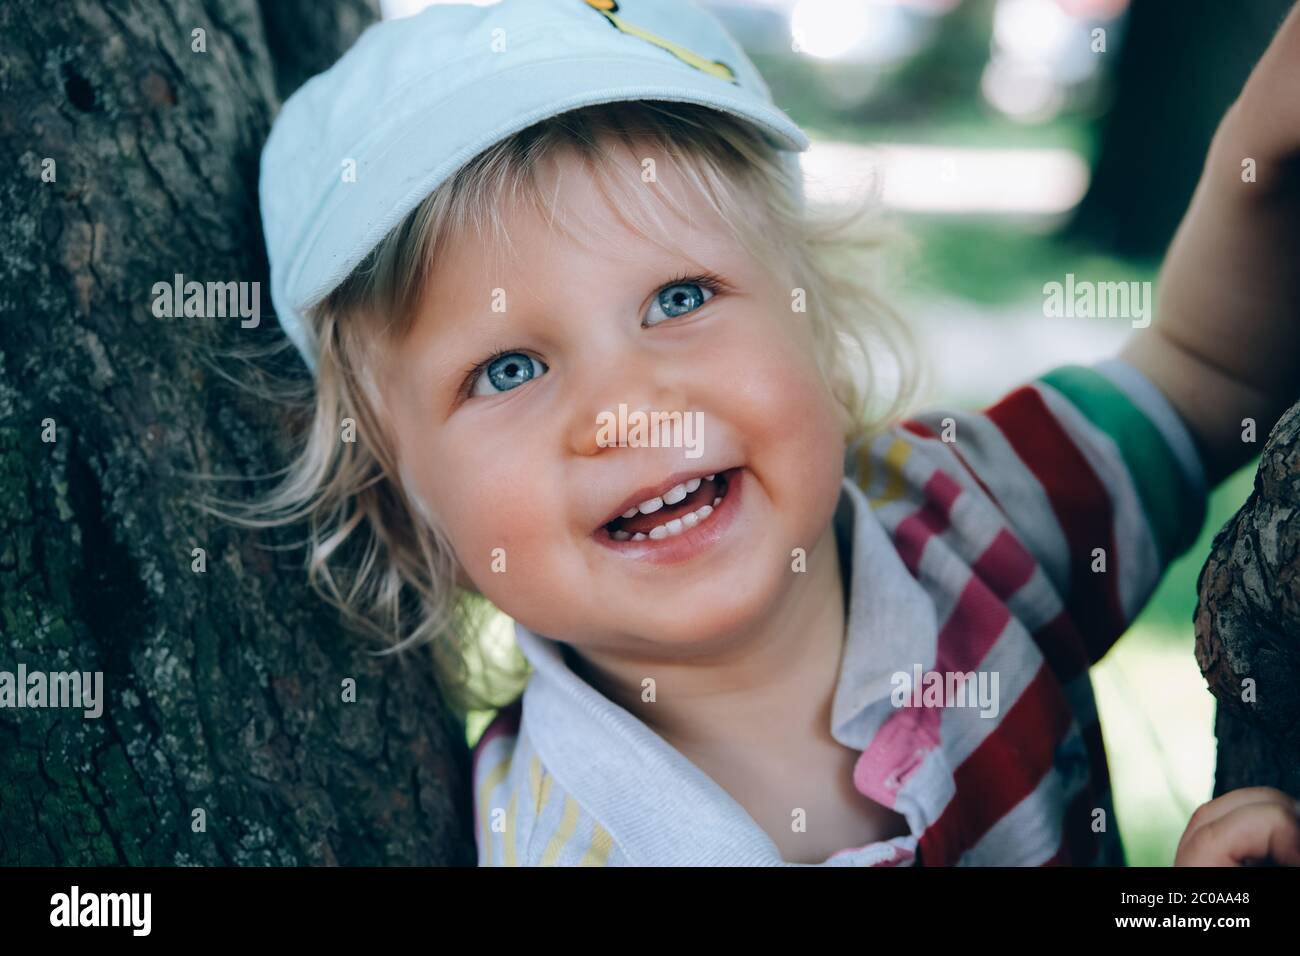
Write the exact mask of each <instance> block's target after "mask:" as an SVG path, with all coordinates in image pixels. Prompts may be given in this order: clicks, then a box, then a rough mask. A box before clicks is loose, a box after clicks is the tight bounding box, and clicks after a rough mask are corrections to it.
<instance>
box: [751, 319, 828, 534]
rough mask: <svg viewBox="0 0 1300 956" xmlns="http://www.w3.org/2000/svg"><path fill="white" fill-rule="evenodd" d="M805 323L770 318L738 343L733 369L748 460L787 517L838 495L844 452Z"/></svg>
mask: <svg viewBox="0 0 1300 956" xmlns="http://www.w3.org/2000/svg"><path fill="white" fill-rule="evenodd" d="M804 318H805V317H804V316H802V315H799V316H789V315H786V316H776V317H773V318H771V319H770V320H769V321H770V322H771V323H772V324H771V325H770V326H768V328H767V330H766V334H764V335H761V336H755V337H754V338H753V339H752V340H751V341H749V342H748V343H747V344H746V345H744V346H743V347H742V348H741V349H740V350H739V352H738V354H737V355H736V361H735V363H734V366H732V367H733V368H734V369H735V370H736V371H735V372H734V373H733V378H734V380H735V381H737V383H738V387H737V389H736V392H735V394H736V396H737V403H736V404H735V405H734V406H733V408H735V409H736V415H737V418H738V419H739V420H738V421H737V424H738V425H739V426H740V428H741V431H742V434H743V436H744V440H745V443H746V445H747V446H748V447H747V455H748V456H749V457H750V458H751V459H752V463H753V467H754V468H755V469H756V471H757V472H758V474H759V477H760V479H761V480H763V481H764V483H765V485H766V486H767V491H768V494H769V496H770V497H771V498H772V500H773V503H774V504H775V505H776V506H777V508H778V509H785V508H789V509H791V510H790V514H791V515H794V514H796V513H805V512H807V511H808V508H809V507H810V505H811V504H812V503H815V502H824V501H827V500H829V501H831V502H832V503H833V502H834V501H835V500H836V499H837V498H838V495H839V485H840V480H841V478H842V475H843V459H844V453H845V445H844V430H843V423H842V420H841V413H840V411H839V407H838V405H837V403H836V401H835V399H834V396H833V395H832V394H831V392H830V389H829V388H828V386H827V385H826V382H825V381H824V379H823V378H822V375H821V371H820V369H819V368H818V365H817V362H816V359H815V358H814V356H813V344H812V339H811V336H810V335H809V334H808V333H807V326H806V323H804V322H802V321H801V320H803V319H804ZM742 369H743V370H744V371H743V372H742V371H741V370H742ZM805 518H806V519H807V520H808V521H809V522H810V523H811V522H815V521H818V520H820V516H819V515H810V514H805ZM803 530H805V531H806V530H807V529H803Z"/></svg>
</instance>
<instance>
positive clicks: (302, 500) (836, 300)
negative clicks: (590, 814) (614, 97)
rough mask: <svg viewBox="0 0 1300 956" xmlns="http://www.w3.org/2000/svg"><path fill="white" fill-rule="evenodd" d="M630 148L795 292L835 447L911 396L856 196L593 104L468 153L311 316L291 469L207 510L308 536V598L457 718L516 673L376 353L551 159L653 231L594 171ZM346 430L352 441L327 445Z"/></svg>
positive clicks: (723, 121)
mask: <svg viewBox="0 0 1300 956" xmlns="http://www.w3.org/2000/svg"><path fill="white" fill-rule="evenodd" d="M646 143H649V144H652V145H653V146H655V147H657V148H658V149H659V150H661V151H662V152H663V153H664V154H666V155H667V156H669V157H671V160H672V162H673V163H674V164H675V167H676V168H677V169H679V170H680V172H681V173H682V174H683V176H684V178H685V179H686V180H687V181H688V182H689V183H690V184H691V185H692V186H693V187H695V188H696V189H697V190H698V193H697V194H693V195H703V196H704V197H706V199H707V201H708V202H709V204H710V206H711V207H712V210H713V211H714V212H716V213H717V214H718V215H720V216H721V218H722V219H723V220H724V221H725V222H726V223H727V225H728V226H729V227H730V228H731V229H732V231H733V233H734V235H735V236H736V237H737V239H738V240H739V241H741V242H742V243H743V244H744V245H745V246H746V247H747V248H748V249H749V250H750V251H751V253H752V254H753V255H755V256H757V257H759V260H760V261H762V262H764V263H765V264H768V265H770V267H771V268H773V269H778V270H781V272H780V273H777V274H785V275H788V276H789V277H790V278H791V279H792V280H793V287H792V296H793V295H794V293H795V292H797V291H798V290H802V292H803V300H804V302H805V303H806V311H807V313H808V318H809V319H810V321H811V324H812V328H813V331H814V339H815V348H816V353H817V362H818V365H819V368H820V369H821V371H822V374H823V376H824V378H825V381H826V383H827V386H828V388H829V389H830V392H831V394H832V395H833V396H834V398H835V399H836V403H837V407H838V408H839V410H840V412H841V415H842V420H843V427H844V435H845V438H846V440H847V441H848V442H849V443H850V444H851V443H853V442H854V441H856V440H858V439H862V438H867V437H870V435H871V434H872V433H874V432H875V431H876V430H878V429H879V428H880V427H881V426H882V425H883V424H884V423H886V422H887V421H889V420H891V419H892V418H894V417H895V416H896V415H897V414H898V413H900V412H901V411H902V410H903V409H904V407H905V406H906V404H907V402H908V401H909V400H910V397H911V395H912V393H913V391H914V382H915V376H914V374H912V372H911V366H910V362H909V356H910V355H911V354H913V351H914V350H913V349H912V347H911V340H910V337H909V335H908V333H907V329H906V328H905V326H904V325H903V323H902V322H901V320H900V319H899V317H898V315H897V314H896V313H895V312H894V311H893V310H892V309H891V308H890V307H889V306H888V304H887V303H886V301H885V299H884V297H882V296H881V295H880V294H879V288H880V282H879V272H878V270H876V269H873V268H872V266H873V265H874V266H879V265H880V263H881V259H880V257H879V256H877V255H875V253H877V252H878V250H879V249H880V247H881V246H882V244H883V242H884V239H885V238H886V236H887V232H886V231H885V230H884V229H883V228H882V227H881V225H880V224H879V222H878V221H877V220H876V219H875V217H874V216H872V215H870V213H871V211H872V206H873V203H872V201H871V199H870V197H868V199H867V200H866V201H864V202H862V203H859V204H857V205H854V206H850V207H848V208H846V209H843V210H838V211H837V210H833V209H829V208H824V207H823V208H818V207H814V206H812V205H810V204H807V203H804V202H802V201H801V200H800V198H799V193H798V192H797V191H796V189H795V188H794V187H795V183H794V182H793V181H792V175H793V171H792V169H791V166H790V165H787V163H786V162H785V161H783V159H782V154H781V152H780V151H779V150H778V149H776V148H775V147H773V146H772V145H770V144H769V143H768V142H767V141H766V140H765V139H764V138H763V137H762V136H761V135H759V134H758V133H757V131H756V130H755V129H754V128H753V127H752V126H750V125H748V124H747V123H745V122H744V121H742V120H739V119H737V118H735V117H732V116H730V115H728V114H725V113H719V112H717V111H714V110H711V109H708V108H705V107H701V106H696V105H693V104H684V103H668V102H658V101H637V102H617V103H606V104H599V105H596V106H590V107H584V108H581V109H577V110H573V111H570V112H567V113H564V114H561V115H558V116H555V117H552V118H549V119H546V120H543V121H541V122H539V123H537V124H535V125H533V126H531V127H529V128H527V129H525V130H523V131H521V132H519V133H516V134H514V135H512V136H510V137H508V138H506V139H503V140H502V141H500V142H498V143H496V144H495V145H493V146H491V147H490V148H488V149H487V150H485V151H483V152H482V153H480V154H479V155H478V156H477V157H475V158H474V159H473V160H472V161H470V162H469V163H467V164H466V165H465V166H463V167H461V168H460V170H459V171H458V172H456V174H455V175H453V176H452V177H451V178H450V179H448V180H447V181H446V182H444V183H443V184H442V185H440V186H439V187H438V188H437V189H435V190H434V191H433V192H432V193H431V194H430V195H429V196H428V197H427V198H425V199H424V201H423V202H421V203H420V205H419V206H417V207H416V208H415V209H414V210H413V211H412V212H411V213H410V214H408V215H407V216H406V217H405V219H404V220H403V221H402V222H401V223H399V224H398V225H397V226H396V227H395V228H394V229H393V230H392V231H391V232H390V233H389V234H388V235H387V236H386V237H385V238H384V239H383V240H382V241H381V242H380V243H379V244H378V245H377V246H376V247H375V248H374V249H373V250H371V251H370V253H369V254H368V255H367V256H366V258H365V260H364V261H363V262H361V263H360V264H359V265H358V266H357V267H356V269H354V270H353V271H352V273H351V274H350V275H349V276H348V277H347V278H346V279H345V280H344V281H343V282H342V283H341V284H340V285H339V286H338V287H337V288H335V289H334V291H333V292H331V293H330V294H329V295H328V296H327V297H326V298H325V299H324V300H323V301H321V302H319V303H318V304H317V305H316V306H315V307H314V308H313V309H311V310H310V311H309V314H308V326H309V329H310V334H311V338H312V340H313V343H314V347H315V350H316V353H317V356H318V357H317V365H316V378H315V382H314V387H313V388H311V389H310V391H309V392H307V391H302V390H300V392H299V393H298V395H297V397H296V398H289V397H287V396H286V393H284V392H281V393H280V396H279V400H281V401H289V402H290V403H296V404H297V406H298V407H297V411H298V414H296V415H292V416H288V420H289V421H290V422H291V423H292V424H291V431H292V435H291V440H292V441H293V443H294V452H293V457H292V460H291V462H290V464H289V465H288V467H287V468H285V469H284V470H283V472H282V475H283V477H282V479H281V480H280V482H279V483H278V484H277V485H276V486H275V487H274V488H272V489H271V490H270V491H269V492H268V493H267V494H266V495H264V496H263V497H261V498H259V499H257V500H255V501H252V502H242V503H236V502H223V503H221V505H220V506H218V507H217V508H216V509H214V510H219V511H220V512H221V513H222V514H223V516H224V517H226V518H227V519H229V520H232V521H235V522H237V523H239V524H242V525H245V526H250V527H269V526H274V525H286V524H296V523H298V522H306V526H307V538H306V550H307V555H306V566H307V573H308V579H309V581H310V583H311V585H312V587H313V588H314V589H315V590H316V591H317V592H318V593H319V594H320V595H321V596H322V597H323V598H324V599H325V600H327V601H328V602H329V603H331V604H333V605H334V606H335V607H337V608H338V609H339V610H340V611H341V612H342V613H343V615H344V616H345V618H346V619H347V620H348V621H349V622H351V623H352V624H353V625H355V626H356V627H357V628H358V629H359V630H361V631H362V632H363V633H367V634H369V635H371V636H373V637H374V638H375V639H376V640H377V641H379V642H380V643H381V644H382V645H384V647H383V650H382V651H380V653H393V652H396V651H400V650H402V649H405V648H410V647H413V646H415V645H421V644H425V643H428V644H430V645H431V646H432V649H433V655H434V665H435V666H434V669H435V673H436V675H437V678H438V683H439V686H440V687H441V689H442V691H443V693H444V696H445V698H446V700H447V701H448V702H449V703H450V704H451V706H452V707H453V708H454V709H455V711H456V712H457V713H458V714H459V715H460V716H461V717H462V718H463V717H465V716H466V715H467V714H468V713H469V712H470V711H488V710H491V709H494V708H497V707H500V706H502V705H504V704H505V703H506V702H508V701H509V700H511V699H513V698H514V697H516V696H518V694H519V692H520V691H521V689H522V687H523V685H524V683H525V682H526V680H527V674H528V669H527V664H526V662H525V661H524V660H523V659H522V657H521V656H520V655H519V654H518V651H517V649H516V648H514V646H513V642H510V641H509V640H508V639H504V638H503V639H498V640H496V641H495V642H493V641H490V640H484V637H483V636H484V633H485V630H486V629H487V627H488V625H489V623H490V620H489V618H490V616H491V615H492V614H493V613H494V610H493V609H492V608H491V606H490V605H488V604H487V602H486V601H485V600H483V599H482V598H480V597H479V596H478V595H476V594H473V593H472V592H469V591H466V590H464V589H463V588H461V587H459V586H458V584H457V580H456V569H457V564H456V561H455V557H454V554H453V551H452V548H451V546H450V543H449V541H448V540H447V538H446V536H445V534H444V533H443V531H442V529H441V528H440V526H439V523H438V521H437V518H436V516H435V515H432V514H429V513H428V511H427V509H426V508H424V506H423V505H422V504H421V502H420V501H419V499H418V497H417V496H415V495H413V494H411V493H410V492H409V491H408V490H407V486H406V483H405V482H404V481H403V480H402V475H401V471H400V467H399V464H398V460H397V456H396V454H395V445H394V443H393V440H392V436H391V435H390V434H389V432H388V429H387V427H386V421H385V419H386V416H383V415H382V414H380V413H379V410H380V409H381V407H382V402H381V400H380V397H379V389H378V387H377V377H376V376H377V374H378V371H379V363H378V362H377V357H378V356H379V354H380V352H381V351H382V348H381V346H382V345H383V344H384V343H386V342H392V341H395V340H398V339H400V337H401V336H402V334H403V332H404V331H405V330H406V329H407V328H409V326H410V324H411V322H412V319H413V316H414V315H415V313H416V311H417V308H416V307H417V304H418V302H419V300H420V299H421V297H422V295H423V294H424V292H425V289H426V285H427V282H428V279H429V275H430V271H431V266H432V263H434V262H435V261H436V260H437V258H438V256H439V253H440V250H441V249H442V248H443V247H444V244H446V243H448V242H451V241H456V239H457V238H459V237H463V236H464V235H465V234H466V233H467V232H468V231H472V232H473V233H474V234H477V236H479V237H480V238H483V237H485V236H486V235H488V234H490V236H491V239H492V241H493V242H495V243H496V244H497V246H498V248H499V247H500V245H501V244H502V243H503V242H504V243H508V241H509V237H508V236H507V235H505V230H504V226H503V222H504V220H505V216H503V215H502V213H503V211H506V210H510V209H512V208H518V207H519V206H520V204H524V205H528V204H531V206H532V207H533V208H534V209H536V210H539V211H543V212H547V211H548V209H549V207H548V204H547V196H546V195H544V194H543V192H542V190H541V188H540V187H539V181H538V177H537V175H536V170H537V169H538V168H539V166H540V164H541V163H542V161H543V160H545V159H547V158H548V157H550V156H553V155H554V154H555V153H557V151H560V150H572V151H574V152H576V153H577V155H578V156H579V157H580V158H581V159H582V161H583V163H584V165H585V167H586V169H587V170H588V171H589V173H590V174H591V178H592V182H593V184H594V185H595V186H596V188H599V189H601V190H602V192H603V193H604V195H605V197H606V198H607V199H608V200H610V203H611V207H612V208H614V209H617V210H619V211H620V213H622V214H624V215H625V216H627V217H629V220H630V222H631V224H632V225H633V228H635V229H637V230H638V231H640V232H641V233H642V234H643V235H646V234H647V230H646V226H645V220H647V219H657V213H656V210H655V209H654V208H653V203H654V202H656V201H662V200H664V199H665V198H666V197H665V196H664V194H663V193H659V192H656V193H654V195H655V196H656V197H658V198H657V199H656V200H647V199H646V198H645V197H646V196H647V195H649V194H650V192H651V191H649V190H646V189H644V188H636V187H639V186H640V185H641V184H640V181H639V179H638V182H637V184H636V187H633V186H630V185H629V184H628V183H627V177H626V173H625V172H622V171H615V167H614V164H612V163H610V162H608V160H609V157H610V156H611V152H610V151H609V147H610V146H611V145H615V146H618V145H621V146H623V147H626V148H629V149H636V148H641V149H643V148H644V144H646ZM635 155H644V152H639V153H635ZM678 211H679V212H681V210H680V209H679V210H678ZM550 212H552V213H553V210H552V211H550ZM638 213H640V214H641V215H640V217H638ZM882 357H887V358H888V359H889V360H890V362H891V363H892V365H893V368H892V369H891V372H892V376H891V377H892V379H893V386H892V387H891V388H889V389H887V390H886V389H881V388H880V387H879V376H878V374H877V373H878V371H879V368H880V366H879V360H880V359H881V358H882ZM886 391H887V392H888V394H882V392H886ZM348 419H351V420H352V421H353V422H355V441H341V440H340V425H341V423H344V422H345V421H346V420H348ZM498 620H500V619H498ZM500 633H501V632H498V636H499V634H500Z"/></svg>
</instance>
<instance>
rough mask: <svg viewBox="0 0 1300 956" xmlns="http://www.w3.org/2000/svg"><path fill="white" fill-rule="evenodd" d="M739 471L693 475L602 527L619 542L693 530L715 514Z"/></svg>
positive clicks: (659, 537)
mask: <svg viewBox="0 0 1300 956" xmlns="http://www.w3.org/2000/svg"><path fill="white" fill-rule="evenodd" d="M736 470H737V469H735V468H729V469H727V470H726V471H721V472H718V473H717V474H715V475H705V476H701V477H699V478H692V479H691V480H690V481H687V482H683V483H682V484H679V485H676V486H675V487H674V488H672V489H671V490H669V491H666V492H664V494H663V496H662V497H658V498H651V499H650V500H648V501H644V502H642V503H641V504H639V505H637V506H636V507H635V508H630V509H628V511H626V512H624V513H623V514H622V515H620V516H619V517H617V518H615V519H614V520H613V521H610V522H609V523H608V524H605V525H602V526H601V529H602V530H603V531H605V532H606V533H607V534H608V535H609V536H610V537H611V538H613V539H614V540H615V541H645V540H647V539H649V540H655V541H658V540H661V539H663V538H671V537H673V536H675V535H679V534H682V533H683V532H685V531H689V530H690V529H691V528H694V527H696V526H697V525H699V524H701V523H703V522H706V521H708V520H709V518H710V517H711V516H712V515H713V512H714V509H716V508H717V507H718V505H719V504H721V502H722V500H723V499H724V498H725V497H726V496H727V482H728V478H729V477H730V476H731V474H732V473H733V472H735V471H736ZM683 492H684V496H683ZM679 496H682V497H679ZM674 499H675V500H674Z"/></svg>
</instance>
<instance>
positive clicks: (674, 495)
mask: <svg viewBox="0 0 1300 956" xmlns="http://www.w3.org/2000/svg"><path fill="white" fill-rule="evenodd" d="M696 487H699V486H698V485H697V486H696ZM686 491H687V489H686V486H685V485H673V486H672V487H671V488H669V489H668V490H667V491H665V492H664V504H666V505H675V504H677V502H679V501H681V500H682V499H683V498H685V497H686Z"/></svg>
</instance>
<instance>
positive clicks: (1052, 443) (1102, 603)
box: [986, 386, 1125, 661]
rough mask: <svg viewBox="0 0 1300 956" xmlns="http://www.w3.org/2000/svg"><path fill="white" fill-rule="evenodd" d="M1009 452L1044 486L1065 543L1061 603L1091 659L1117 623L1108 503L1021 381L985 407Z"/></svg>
mask: <svg viewBox="0 0 1300 956" xmlns="http://www.w3.org/2000/svg"><path fill="white" fill-rule="evenodd" d="M986 414H987V415H988V417H989V419H991V420H992V421H993V423H994V424H995V425H997V427H998V429H999V430H1000V431H1001V432H1002V434H1003V436H1004V437H1005V438H1006V440H1007V442H1008V443H1009V444H1010V445H1011V447H1012V448H1013V449H1014V450H1015V453H1016V455H1017V456H1018V457H1019V458H1020V460H1021V461H1022V462H1023V463H1024V465H1025V467H1026V468H1028V469H1029V471H1030V473H1032V474H1033V476H1034V477H1035V478H1036V479H1037V480H1038V482H1039V484H1041V485H1042V486H1043V488H1044V489H1045V490H1046V492H1047V498H1048V501H1049V502H1050V503H1051V506H1052V511H1053V512H1054V513H1055V514H1056V519H1057V521H1059V522H1060V525H1061V529H1062V531H1064V532H1065V538H1066V541H1067V543H1068V546H1069V553H1070V582H1069V593H1068V594H1066V595H1065V603H1066V608H1067V609H1068V611H1069V613H1070V614H1071V616H1072V617H1074V619H1075V620H1076V621H1077V622H1078V625H1079V630H1080V632H1081V633H1082V634H1083V635H1084V637H1085V640H1086V642H1087V644H1086V646H1087V651H1088V654H1089V660H1090V661H1097V660H1099V659H1100V658H1101V656H1102V654H1104V653H1105V652H1106V650H1107V649H1108V648H1109V647H1110V645H1111V644H1113V643H1114V641H1115V639H1116V638H1117V637H1119V635H1120V634H1121V633H1122V632H1123V630H1124V624H1125V620H1124V612H1123V609H1122V606H1121V604H1120V599H1119V588H1118V584H1117V577H1118V575H1119V573H1120V570H1121V569H1120V568H1119V567H1118V566H1117V561H1118V555H1117V553H1116V548H1115V532H1114V509H1113V506H1112V503H1111V500H1110V495H1109V493H1108V492H1107V490H1106V487H1105V485H1104V484H1103V483H1102V482H1101V480H1100V479H1099V478H1098V477H1097V475H1096V473H1095V472H1094V471H1093V470H1092V467H1091V466H1090V465H1089V464H1088V461H1087V459H1085V458H1084V457H1083V454H1082V453H1081V452H1080V451H1079V449H1078V448H1077V447H1076V446H1075V444H1074V442H1073V440H1072V439H1071V438H1070V436H1069V434H1068V433H1067V432H1066V431H1065V429H1064V428H1063V427H1062V426H1061V424H1060V422H1058V421H1057V420H1056V418H1055V417H1054V416H1053V415H1052V413H1051V411H1050V410H1049V409H1048V408H1047V405H1046V403H1045V402H1044V401H1043V398H1042V396H1041V395H1040V394H1039V393H1038V392H1037V391H1036V390H1035V389H1033V388H1032V387H1030V386H1023V387H1021V388H1018V389H1016V390H1015V391H1014V392H1012V393H1011V394H1009V395H1008V396H1007V397H1006V398H1004V399H1002V401H1000V402H998V403H997V404H996V405H994V406H992V407H991V408H989V409H988V411H987V412H986ZM1098 547H1100V548H1104V549H1105V550H1106V555H1107V560H1108V562H1109V564H1108V567H1107V571H1106V572H1105V573H1093V571H1092V551H1093V549H1094V548H1098Z"/></svg>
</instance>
